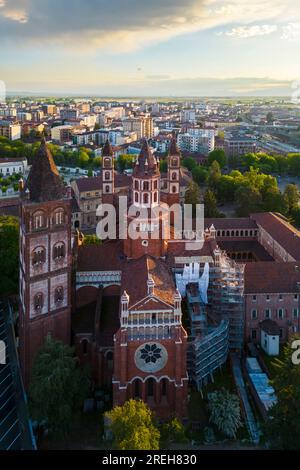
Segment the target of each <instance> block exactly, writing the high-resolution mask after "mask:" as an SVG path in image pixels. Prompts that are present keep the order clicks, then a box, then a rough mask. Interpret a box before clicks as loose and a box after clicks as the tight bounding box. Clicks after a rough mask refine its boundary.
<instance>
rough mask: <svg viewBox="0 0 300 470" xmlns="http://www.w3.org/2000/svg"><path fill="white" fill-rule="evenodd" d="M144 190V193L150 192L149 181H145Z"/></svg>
mask: <svg viewBox="0 0 300 470" xmlns="http://www.w3.org/2000/svg"><path fill="white" fill-rule="evenodd" d="M143 189H144V191H149V181H144V183H143Z"/></svg>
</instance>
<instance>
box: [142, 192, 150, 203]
mask: <svg viewBox="0 0 300 470" xmlns="http://www.w3.org/2000/svg"><path fill="white" fill-rule="evenodd" d="M148 202H149V194H147V193H146V194H144V196H143V203H144V204H148Z"/></svg>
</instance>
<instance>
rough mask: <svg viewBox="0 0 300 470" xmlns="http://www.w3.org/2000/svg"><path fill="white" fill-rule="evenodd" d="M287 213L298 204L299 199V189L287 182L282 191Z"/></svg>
mask: <svg viewBox="0 0 300 470" xmlns="http://www.w3.org/2000/svg"><path fill="white" fill-rule="evenodd" d="M283 196H284V199H285V202H286V205H287V210H288V213H290V212H291V210H292V209H293V208H294V207H295V206H297V205H298V203H299V199H300V191H299V188H298V186H297V185H296V184H287V185H286V187H285V190H284V193H283Z"/></svg>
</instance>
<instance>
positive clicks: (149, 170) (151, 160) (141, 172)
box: [133, 139, 159, 176]
mask: <svg viewBox="0 0 300 470" xmlns="http://www.w3.org/2000/svg"><path fill="white" fill-rule="evenodd" d="M155 174H159V166H158V164H157V161H156V158H155V157H154V155H153V154H152V152H151V150H150V148H149V145H148V142H147V140H146V139H144V142H143V145H142V148H141V151H140V154H139V156H138V159H137V162H136V164H135V167H134V170H133V176H152V175H155Z"/></svg>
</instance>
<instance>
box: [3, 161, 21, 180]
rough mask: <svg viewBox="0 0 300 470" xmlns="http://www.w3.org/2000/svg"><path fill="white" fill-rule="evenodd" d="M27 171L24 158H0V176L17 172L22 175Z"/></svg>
mask: <svg viewBox="0 0 300 470" xmlns="http://www.w3.org/2000/svg"><path fill="white" fill-rule="evenodd" d="M26 172H27V159H26V158H21V159H20V158H19V159H17V158H0V176H1V177H2V176H11V175H15V174H17V173H19V174H21V175H24V174H25V173H26Z"/></svg>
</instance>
